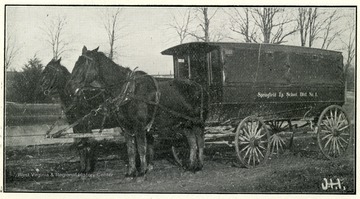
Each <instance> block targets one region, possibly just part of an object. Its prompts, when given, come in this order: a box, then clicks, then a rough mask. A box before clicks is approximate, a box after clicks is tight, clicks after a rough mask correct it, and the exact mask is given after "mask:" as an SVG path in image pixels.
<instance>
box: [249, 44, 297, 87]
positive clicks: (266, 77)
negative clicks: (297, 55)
mask: <svg viewBox="0 0 360 199" xmlns="http://www.w3.org/2000/svg"><path fill="white" fill-rule="evenodd" d="M289 70H291V64H290V63H289V56H288V53H287V52H283V51H275V52H273V51H265V52H262V53H261V54H260V64H259V69H258V70H257V76H256V83H260V84H269V83H271V84H288V83H289V77H288V72H289Z"/></svg>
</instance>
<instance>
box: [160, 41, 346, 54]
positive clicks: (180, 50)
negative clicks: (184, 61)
mask: <svg viewBox="0 0 360 199" xmlns="http://www.w3.org/2000/svg"><path fill="white" fill-rule="evenodd" d="M260 46H261V48H262V49H264V50H269V51H285V52H293V53H314V54H328V55H341V52H337V51H331V50H324V49H318V48H309V47H301V46H288V45H278V44H259V43H231V42H191V43H185V44H180V45H177V46H174V47H171V48H168V49H166V50H164V51H162V52H161V54H163V55H177V54H187V53H190V52H194V51H195V52H198V51H205V52H209V51H211V50H213V49H215V48H218V47H222V48H243V49H258V48H260Z"/></svg>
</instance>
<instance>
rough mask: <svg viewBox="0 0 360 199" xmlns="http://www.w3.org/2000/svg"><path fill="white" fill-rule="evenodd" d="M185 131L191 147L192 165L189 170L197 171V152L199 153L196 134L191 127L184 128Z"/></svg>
mask: <svg viewBox="0 0 360 199" xmlns="http://www.w3.org/2000/svg"><path fill="white" fill-rule="evenodd" d="M184 131H185V136H186V138H187V141H188V143H189V147H190V156H189V160H190V165H189V167H188V170H190V171H193V172H195V171H196V165H195V164H196V154H197V143H196V136H195V134H194V133H193V132H192V131H191V130H189V129H184Z"/></svg>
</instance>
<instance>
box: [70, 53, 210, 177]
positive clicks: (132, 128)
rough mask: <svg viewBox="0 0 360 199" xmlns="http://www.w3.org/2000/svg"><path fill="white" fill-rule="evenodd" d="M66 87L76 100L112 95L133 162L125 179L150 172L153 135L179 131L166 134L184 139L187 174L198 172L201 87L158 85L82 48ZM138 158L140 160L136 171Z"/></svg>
mask: <svg viewBox="0 0 360 199" xmlns="http://www.w3.org/2000/svg"><path fill="white" fill-rule="evenodd" d="M68 86H69V89H70V90H71V92H72V94H73V95H78V94H79V93H81V92H82V90H84V89H85V90H86V89H88V88H94V89H105V90H106V92H107V93H109V94H110V96H111V100H110V101H111V103H109V104H110V105H109V108H108V109H110V110H111V113H112V114H111V115H113V116H114V117H115V118H114V119H115V120H117V121H118V125H119V126H120V127H122V128H123V129H124V131H125V133H124V135H125V139H126V143H127V152H128V157H129V168H128V172H127V174H126V175H127V176H129V177H134V176H144V174H145V173H146V171H147V169H148V162H147V161H148V159H147V158H146V154H147V153H149V154H150V157H151V156H152V154H153V153H152V147H151V146H149V145H148V141H149V139H150V138H152V136H151V135H152V134H153V133H157V134H159V135H160V136H163V135H165V134H167V136H168V137H175V134H176V133H177V132H169V131H168V129H172V130H176V131H179V132H181V134H182V135H184V136H186V138H187V141H188V144H189V146H190V156H189V162H190V163H189V165H188V169H189V170H192V171H196V170H200V169H201V168H202V166H203V149H204V135H203V131H204V120H205V116H206V107H207V106H206V101H207V100H206V99H205V98H206V95H204V92H203V89H202V88H201V86H200V85H198V84H196V83H194V82H190V81H188V80H170V81H164V82H159V83H157V82H156V81H155V80H154V79H153V78H152V77H151V76H149V75H147V74H146V73H144V72H141V71H136V72H134V71H131V70H130V69H128V68H124V67H122V66H119V65H117V64H116V63H114V62H113V61H111V60H110V59H109V58H108V57H106V56H105V54H104V53H102V52H98V48H97V49H95V50H92V51H88V50H87V48H86V47H84V48H83V52H82V55H81V56H80V57H79V59H78V61H77V62H76V64H75V67H74V69H73V73H72V76H71V79H70V80H69V84H68ZM150 129H151V130H150ZM164 129H166V130H167V131H163V130H164ZM149 130H150V131H149ZM164 132H166V133H164ZM168 133H172V134H171V135H168ZM136 153H138V154H139V157H140V167H139V168H138V170H137V168H136V164H135V157H136ZM149 161H151V158H150V159H149Z"/></svg>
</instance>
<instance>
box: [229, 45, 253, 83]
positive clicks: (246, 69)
mask: <svg viewBox="0 0 360 199" xmlns="http://www.w3.org/2000/svg"><path fill="white" fill-rule="evenodd" d="M226 52H232V54H227V53H226ZM224 54H225V58H224V79H225V82H228V83H232V82H243V83H247V82H253V81H254V77H255V72H256V68H257V63H258V51H257V50H253V49H250V50H249V49H236V48H235V49H233V50H229V49H227V50H226V49H225V50H224Z"/></svg>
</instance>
